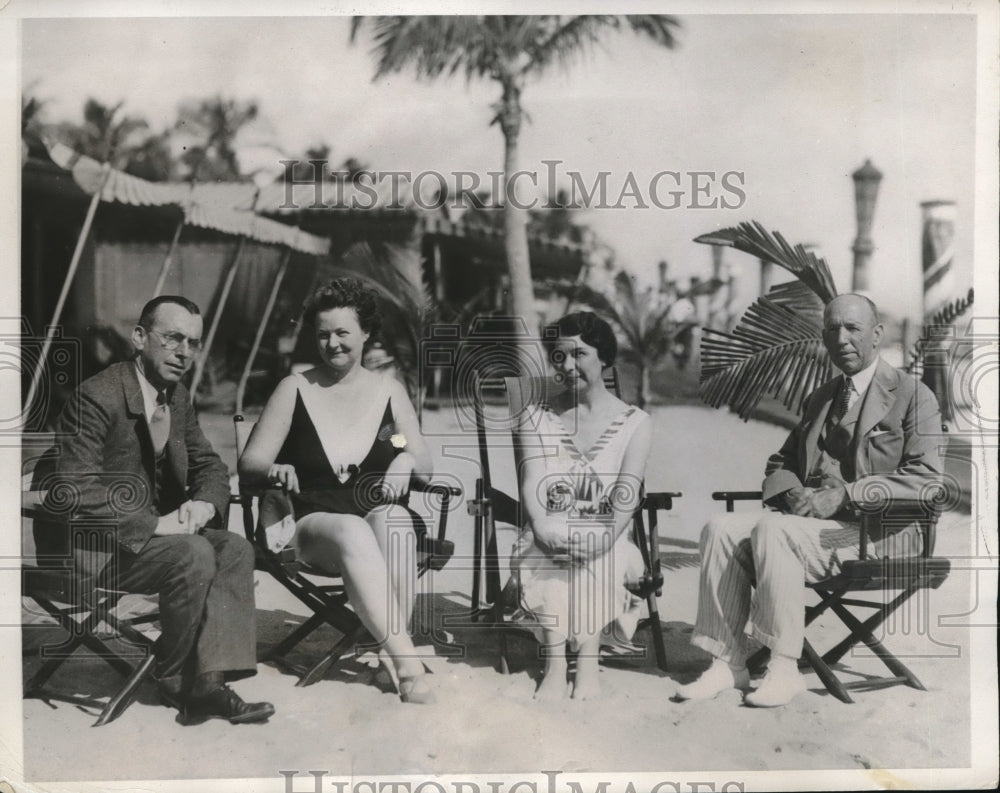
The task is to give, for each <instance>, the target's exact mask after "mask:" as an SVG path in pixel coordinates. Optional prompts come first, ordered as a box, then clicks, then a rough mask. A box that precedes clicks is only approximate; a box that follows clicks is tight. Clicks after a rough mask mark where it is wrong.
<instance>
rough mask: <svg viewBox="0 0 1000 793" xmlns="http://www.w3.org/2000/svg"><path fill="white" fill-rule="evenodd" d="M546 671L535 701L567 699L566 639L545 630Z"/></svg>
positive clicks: (536, 692) (559, 634)
mask: <svg viewBox="0 0 1000 793" xmlns="http://www.w3.org/2000/svg"><path fill="white" fill-rule="evenodd" d="M543 641H544V647H543V648H544V651H545V671H544V672H543V677H542V682H541V683H540V684H539V686H538V690H537V691H535V699H538V700H543V701H552V700H557V699H565V698H566V637H565V636H563V635H562V634H561V633H556V632H554V631H551V630H548V629H545V630H544V632H543Z"/></svg>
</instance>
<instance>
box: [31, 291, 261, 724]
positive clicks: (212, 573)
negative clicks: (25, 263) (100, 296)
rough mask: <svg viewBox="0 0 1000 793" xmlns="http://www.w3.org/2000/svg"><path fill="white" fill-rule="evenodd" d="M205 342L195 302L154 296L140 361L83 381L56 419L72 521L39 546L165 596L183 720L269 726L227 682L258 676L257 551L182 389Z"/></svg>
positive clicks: (58, 504)
mask: <svg viewBox="0 0 1000 793" xmlns="http://www.w3.org/2000/svg"><path fill="white" fill-rule="evenodd" d="M201 334H202V318H201V315H200V312H199V310H198V307H197V306H196V305H195V304H194V303H192V302H191V301H190V300H187V299H186V298H183V297H178V296H173V295H164V296H161V297H157V298H155V299H153V300H151V301H150V302H149V303H147V304H146V306H145V307H144V308H143V311H142V315H141V317H140V318H139V323H138V325H136V327H135V328H134V329H133V331H132V344H133V346H134V347H135V350H136V356H135V358H133V359H132V360H130V361H126V362H124V363H117V364H113V365H111V366H109V367H108V368H107V369H105V370H104V371H103V372H101V373H100V374H97V375H95V376H94V377H91V378H89V379H88V380H86V381H84V382H83V383H82V384H81V385H80V387H79V391H78V395H77V399H71V400H70V401H69V403H68V404H67V407H66V408H65V410H64V411H63V413H62V415H61V416H60V419H59V426H58V430H57V444H56V445H57V457H56V461H55V477H54V479H53V480H52V487H50V488H49V490H48V497H47V508H48V511H50V512H54V513H57V512H59V511H60V510H61V511H62V512H63V514H64V515H65V517H66V518H67V520H66V521H65V523H63V524H62V525H56V524H49V525H44V524H39V525H37V526H36V529H35V534H36V544H37V546H38V549H39V552H40V553H41V554H43V555H48V556H50V557H51V556H52V555H53V554H59V553H62V554H63V555H64V558H65V557H71V558H72V560H73V563H74V566H75V568H76V570H77V573H78V574H79V575H81V576H98V579H97V580H99V581H100V582H101V583H102V585H105V586H109V587H112V588H114V589H118V590H121V591H125V592H140V593H145V594H157V595H159V606H160V621H161V627H162V633H161V635H160V638H159V640H158V641H157V644H156V660H157V664H156V671H155V676H156V679H157V684H158V688H159V692H160V696H161V699H162V700H163V702H164V704H167V705H169V706H172V707H176V708H177V709H178V710H180V711H181V713H182V720H184V721H186V722H188V723H198V722H200V721H204V720H205V719H208V718H223V719H227V720H229V721H230V722H232V723H234V724H236V723H245V722H255V721H263V720H266V719H267V718H269V717H270V716H271V715H272V714H273V713H274V708H273V707H272V706H271V705H270V704H269V703H267V702H258V703H247V702H244V701H243V700H242V699H241V698H240V697H239V695H237V694H236V692H234V691H233V690H232V689H231V688H229V687H228V686H227V685H226V682H227V681H229V680H236V679H239V678H241V677H247V676H249V675H253V674H255V673H256V665H257V664H256V647H255V631H254V619H255V611H254V597H253V569H254V553H253V548H252V546H251V545H250V544H249V543H248V542H247V541H246V540H245V539H244V538H243V537H241V536H239V535H237V534H233V533H230V532H229V531H227V530H226V527H225V525H223V524H222V519H223V517H224V516H225V514H226V509H227V505H228V502H229V481H228V470H227V468H226V466H225V464H224V463H223V462H222V460H220V459H219V456H218V455H217V454H216V453H215V451H213V449H212V447H211V445H210V444H209V442H208V440H207V439H206V438H205V436H204V435H203V434H202V431H201V428H200V427H199V425H198V419H197V416H196V415H195V412H194V409H193V408H192V407H191V404H190V399H189V394H188V391H187V389H186V388H185V387H184V385H183V384H182V383H181V382H180V380H181V378H182V377H183V376H184V374H185V373H186V372H187V371H188V369H190V367H191V365H192V363H193V362H194V359H195V357H196V355H197V353H198V352H199V350H200V346H201ZM67 492H70V493H72V497H71V498H70V499H69V500H68V502H67V501H65V500H63V499H64V497H65V496H66V494H67ZM67 503H68V504H69V506H68V507H67Z"/></svg>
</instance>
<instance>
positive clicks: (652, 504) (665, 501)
mask: <svg viewBox="0 0 1000 793" xmlns="http://www.w3.org/2000/svg"><path fill="white" fill-rule="evenodd" d="M683 495H684V494H683V493H681V492H680V491H667V490H660V491H656V492H653V493H645V494H643V497H642V503H641V504H640V505H639V508H640V509H665V510H671V509H673V508H674V499H675V498H681V497H683Z"/></svg>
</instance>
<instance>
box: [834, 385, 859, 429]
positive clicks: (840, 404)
mask: <svg viewBox="0 0 1000 793" xmlns="http://www.w3.org/2000/svg"><path fill="white" fill-rule="evenodd" d="M853 392H854V383H853V382H851V378H849V377H845V378H844V380H843V382H842V383H841V384H840V392H839V393H838V394H837V401H836V402H834V404H833V408H832V409H831V411H830V420H831V421H832V422H833V423H834V424H839V423H840V420H841V419H842V418H844V416H845V415H846V413H847V409H848V408H849V407H850V406H851V394H852V393H853Z"/></svg>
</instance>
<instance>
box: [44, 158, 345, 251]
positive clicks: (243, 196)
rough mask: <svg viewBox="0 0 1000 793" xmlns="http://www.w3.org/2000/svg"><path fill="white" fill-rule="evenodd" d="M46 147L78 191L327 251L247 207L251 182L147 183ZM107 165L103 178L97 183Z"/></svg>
mask: <svg viewBox="0 0 1000 793" xmlns="http://www.w3.org/2000/svg"><path fill="white" fill-rule="evenodd" d="M46 148H47V149H48V152H49V156H50V157H51V158H52V161H53V162H54V163H56V165H58V166H59V167H60V168H64V169H66V170H67V171H70V172H71V173H72V174H73V179H74V181H75V182H76V183H77V184H78V185H79V186H80V188H81V189H82V190H84V191H85V192H86V193H88V194H90V195H93V194H94V193H96V192H97V191H98V190H99V189H100V190H101V200H102V201H109V202H112V201H113V202H118V203H121V204H131V205H132V206H166V205H171V204H172V205H176V206H179V207H181V209H182V210H183V211H184V220H185V222H186V223H190V224H191V225H193V226H200V227H201V228H208V229H214V230H215V231H221V232H223V233H225V234H237V235H240V236H244V237H247V238H249V239H252V240H256V241H257V242H263V243H268V244H273V245H284V246H287V247H289V248H291V249H293V250H296V251H301V252H302V253H309V254H313V255H316V256H322V255H324V254H326V253H328V252H329V250H330V240H328V239H327V238H326V237H319V236H317V235H315V234H309V233H308V232H305V231H302V230H301V229H298V228H295V227H293V226H288V225H286V224H284V223H279V222H278V221H276V220H269V219H268V218H265V217H261V216H260V215H258V214H256V213H255V212H253V211H251V209H250V207H252V206H254V196H255V195H256V194H257V188H256V186H254V185H252V184H233V185H224V186H223V185H197V184H195V185H191V184H185V183H177V182H164V183H158V182H149V181H146V180H145V179H140V178H139V177H137V176H132V175H131V174H127V173H125V172H123V171H119V170H117V169H115V168H110V169H108V167H107V166H106V165H102V164H101V163H99V162H98V161H97V160H95V159H93V158H92V157H87V156H85V155H82V154H78V153H77V152H75V151H73V149H71V148H69V147H68V146H65V145H63V144H62V143H50V142H47V143H46ZM106 169H107V180H106V181H105V182H104V187H103V188H101V181H102V180H103V179H104V175H105V171H106ZM219 188H223V189H219Z"/></svg>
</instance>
